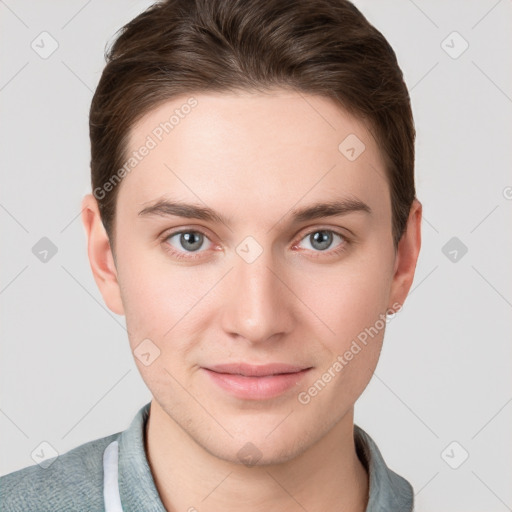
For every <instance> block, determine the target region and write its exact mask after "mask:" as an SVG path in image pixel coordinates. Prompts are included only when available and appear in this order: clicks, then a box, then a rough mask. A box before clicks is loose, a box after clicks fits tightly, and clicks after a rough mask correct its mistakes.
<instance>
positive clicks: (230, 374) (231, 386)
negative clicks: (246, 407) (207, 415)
mask: <svg viewBox="0 0 512 512" xmlns="http://www.w3.org/2000/svg"><path fill="white" fill-rule="evenodd" d="M202 370H203V371H204V373H205V374H207V375H208V378H209V379H210V382H214V383H215V384H216V385H217V386H218V388H217V389H219V390H220V391H221V392H223V393H226V392H227V393H229V394H230V395H231V396H234V397H236V398H238V399H242V400H267V399H270V398H275V397H277V396H279V395H283V394H284V393H286V392H287V391H290V390H292V389H293V388H294V387H296V386H297V385H298V384H299V382H300V381H301V380H302V379H303V378H304V376H305V375H306V374H307V373H308V372H309V370H311V367H305V366H300V365H290V364H284V363H269V364H264V365H254V364H248V363H231V364H219V365H212V366H209V367H208V368H202Z"/></svg>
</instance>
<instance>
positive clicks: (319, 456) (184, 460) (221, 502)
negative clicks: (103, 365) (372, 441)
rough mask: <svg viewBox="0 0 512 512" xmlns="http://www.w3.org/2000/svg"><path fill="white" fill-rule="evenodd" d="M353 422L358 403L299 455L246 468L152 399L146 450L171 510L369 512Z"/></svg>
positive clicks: (157, 486) (162, 498) (364, 476)
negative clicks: (201, 441)
mask: <svg viewBox="0 0 512 512" xmlns="http://www.w3.org/2000/svg"><path fill="white" fill-rule="evenodd" d="M353 428H354V426H353V408H352V409H351V410H350V411H349V413H347V414H346V415H345V416H344V417H343V418H342V419H341V420H340V422H338V424H336V426H335V427H334V428H333V429H332V430H331V431H330V432H328V434H327V435H325V436H324V437H323V438H322V439H321V440H320V441H318V442H317V443H316V444H315V445H313V446H311V447H309V448H308V449H307V450H306V451H305V452H303V453H302V454H301V455H299V456H298V457H295V458H294V459H292V460H289V461H287V462H285V463H280V464H275V465H264V466H252V467H247V466H244V465H241V464H235V463H233V462H230V461H226V460H223V459H219V458H218V457H215V456H214V455H212V454H211V453H209V452H207V451H206V450H205V449H204V448H203V447H202V446H200V445H198V444H197V443H196V442H195V441H194V439H192V438H191V437H190V436H189V435H188V434H187V433H186V432H184V431H183V430H182V429H181V427H180V426H179V425H177V424H176V423H175V422H174V421H173V420H172V419H171V418H170V417H169V416H168V415H167V414H166V413H165V412H164V411H163V410H162V409H161V407H160V406H159V405H158V403H157V402H156V401H155V400H153V401H152V402H151V409H150V416H149V419H148V422H147V425H146V444H145V448H146V454H147V457H148V461H149V464H150V468H151V472H152V475H153V479H154V481H155V485H156V488H157V490H158V492H159V494H160V498H161V500H162V503H163V505H164V507H165V508H166V510H167V511H168V512H174V511H178V510H187V511H195V510H200V511H201V512H209V511H217V510H223V511H225V512H231V511H232V510H233V511H234V510H237V511H239V510H240V509H242V510H244V511H247V512H256V511H258V512H259V511H261V512H263V511H264V512H274V511H284V512H295V511H301V512H304V510H307V511H308V512H315V511H321V510H322V511H323V510H347V511H350V512H364V511H365V510H366V505H367V501H368V474H367V472H366V470H365V468H364V467H363V465H362V463H361V461H360V460H359V458H358V457H357V454H356V450H355V443H354V437H353Z"/></svg>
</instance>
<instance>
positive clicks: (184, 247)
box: [164, 230, 210, 258]
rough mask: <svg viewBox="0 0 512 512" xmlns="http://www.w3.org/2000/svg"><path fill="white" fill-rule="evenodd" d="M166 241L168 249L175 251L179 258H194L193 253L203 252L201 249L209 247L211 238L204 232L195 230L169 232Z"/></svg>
mask: <svg viewBox="0 0 512 512" xmlns="http://www.w3.org/2000/svg"><path fill="white" fill-rule="evenodd" d="M164 241H165V242H166V244H165V245H166V250H168V251H170V252H171V253H173V254H174V255H175V256H176V257H177V258H180V257H181V258H190V257H192V258H193V257H194V255H193V254H192V253H197V252H201V253H202V252H203V251H200V249H207V248H208V244H209V243H210V240H209V238H208V237H207V236H206V235H205V234H204V233H201V232H200V231H194V230H188V231H177V232H176V233H171V234H168V235H166V236H165V238H164ZM169 246H170V247H169Z"/></svg>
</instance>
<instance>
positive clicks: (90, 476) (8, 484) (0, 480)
mask: <svg viewBox="0 0 512 512" xmlns="http://www.w3.org/2000/svg"><path fill="white" fill-rule="evenodd" d="M118 436H119V432H118V433H116V434H112V435H110V436H107V437H102V438H100V439H96V440H94V441H89V442H87V443H85V444H82V445H80V446H77V447H76V448H73V449H72V450H69V451H68V452H66V453H64V454H62V455H59V456H57V457H56V458H54V459H50V460H48V461H45V462H46V463H47V464H48V463H50V462H51V464H50V465H46V468H43V467H42V466H40V465H38V464H35V465H33V466H28V467H26V468H23V469H20V470H18V471H14V472H13V473H9V474H7V475H4V476H2V477H0V509H1V510H2V511H3V512H29V511H38V512H46V511H48V512H49V511H53V512H64V511H82V512H83V511H86V510H95V511H98V510H103V452H104V451H105V448H106V447H107V445H108V444H110V443H111V442H112V441H114V440H115V439H116V438H117V437H118Z"/></svg>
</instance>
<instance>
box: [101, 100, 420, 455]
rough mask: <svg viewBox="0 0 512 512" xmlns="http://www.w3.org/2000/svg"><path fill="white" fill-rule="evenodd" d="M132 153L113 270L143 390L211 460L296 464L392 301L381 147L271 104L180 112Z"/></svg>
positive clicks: (357, 131) (162, 115)
mask: <svg viewBox="0 0 512 512" xmlns="http://www.w3.org/2000/svg"><path fill="white" fill-rule="evenodd" d="M187 100H188V103H187ZM187 104H188V105H189V106H190V107H184V105H187ZM176 111H177V112H178V114H177V115H175V117H174V118H172V120H171V124H172V127H171V128H170V127H169V126H170V125H169V124H168V125H165V122H166V121H169V119H170V118H171V116H172V115H173V113H175V112H176ZM161 123H163V124H161ZM166 129H167V130H166ZM347 137H348V139H347ZM344 141H345V142H344ZM340 144H341V146H340ZM363 144H364V146H363ZM142 146H146V147H148V148H149V149H148V151H145V150H142V151H139V150H140V148H141V147H142ZM133 151H139V156H140V154H141V153H144V154H145V156H143V157H141V158H140V160H139V159H138V160H137V163H136V165H135V166H134V167H133V168H132V169H131V170H130V171H129V172H128V173H126V175H125V176H124V178H123V180H122V182H121V184H120V185H118V186H119V187H120V189H119V191H118V192H119V194H118V199H117V210H116V219H115V231H116V240H115V255H116V269H115V270H116V281H117V283H118V285H119V294H120V303H122V310H121V311H118V312H120V313H124V314H125V316H126V323H127V328H128V331H129V338H130V345H131V348H132V350H133V351H134V353H135V355H136V357H135V361H136V364H137V366H138V368H139V370H140V372H141V375H142V377H143V379H144V381H145V383H146V384H147V386H148V388H149V389H150V391H151V393H152V395H153V397H154V399H155V400H156V402H157V403H158V405H159V406H160V407H161V409H162V410H163V411H165V413H167V415H168V416H169V418H172V420H173V421H175V422H176V423H177V424H179V425H180V426H181V427H182V428H183V429H184V430H185V431H186V432H188V433H189V435H190V436H191V437H192V438H193V439H194V440H195V441H196V442H197V443H198V444H199V445H201V446H203V447H204V448H205V449H206V450H207V451H208V452H210V453H212V454H214V455H216V456H217V457H220V458H222V459H225V460H232V461H237V460H239V458H240V453H239V450H240V449H241V448H242V447H243V446H244V445H246V443H248V442H250V443H252V444H253V445H254V446H256V447H257V449H258V453H259V455H258V456H259V457H261V460H260V462H261V463H264V462H266V463H271V462H280V461H281V462H282V461H285V460H289V459H290V458H292V457H295V456H297V455H298V454H300V453H302V452H303V451H305V450H306V449H307V448H308V447H310V446H312V445H313V444H314V443H316V442H317V441H318V440H319V439H321V438H322V437H323V436H324V435H325V434H326V433H327V432H329V431H330V430H331V429H332V428H333V427H334V426H335V425H336V424H338V422H340V420H342V419H343V418H344V417H346V415H347V413H350V412H351V411H352V407H353V404H354V402H355V401H356V399H357V398H358V397H359V395H360V394H361V393H362V391H363V390H364V388H365V387H366V385H367V384H368V382H369V380H370V378H371V376H372V373H373V371H374V369H375V366H376V364H377V361H378V357H379V353H380V350H381V346H382V340H383V335H384V330H385V329H384V328H385V323H386V316H385V315H386V312H388V313H389V312H390V309H389V308H390V307H394V308H395V309H397V308H400V304H401V302H402V301H403V300H404V298H405V297H404V290H403V287H398V286H395V285H396V282H395V281H396V278H395V275H396V270H397V254H396V252H395V248H394V246H393V241H392V226H391V202H390V195H389V187H388V184H387V181H386V179H385V170H384V166H383V159H382V155H381V154H380V150H379V148H378V145H377V143H376V141H375V140H374V139H373V137H372V136H371V135H370V133H369V131H368V130H367V128H366V127H365V125H364V124H363V123H362V122H361V121H359V120H358V119H356V118H354V117H352V116H351V115H349V114H348V113H346V112H345V111H344V110H342V109H341V108H340V107H339V106H337V105H335V104H334V103H333V102H331V100H328V99H326V98H321V97H319V96H313V95H306V94H301V95H300V94H297V93H295V92H288V91H284V90H276V91H273V92H269V93H268V94H262V93H259V94H249V93H240V94H236V95H235V94H214V93H211V94H197V95H194V100H190V98H189V97H180V98H175V99H173V100H172V101H169V102H167V103H166V104H164V105H162V106H161V107H158V108H157V109H155V110H154V111H152V112H150V113H149V114H148V115H146V116H145V117H144V118H142V119H141V121H140V122H139V123H138V124H137V125H136V126H134V127H133V129H132V131H131V140H130V154H132V152H133ZM132 163H133V162H132ZM166 202H167V204H166ZM411 279H412V277H411ZM104 297H106V293H104ZM106 298H107V297H106ZM109 300H110V299H109ZM107 302H108V300H107ZM112 309H113V308H112ZM141 354H145V355H144V356H142V357H140V355H141ZM277 426H278V427H277Z"/></svg>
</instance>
